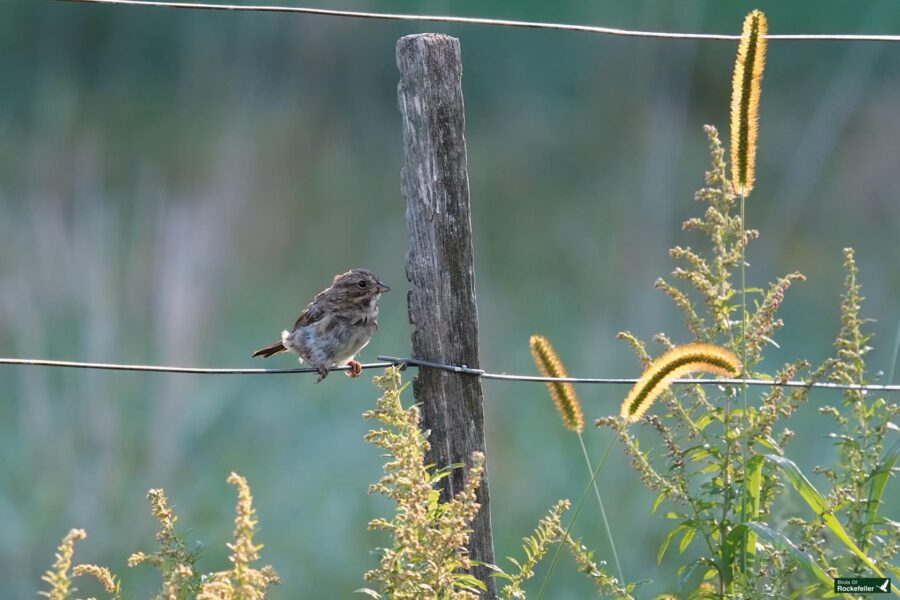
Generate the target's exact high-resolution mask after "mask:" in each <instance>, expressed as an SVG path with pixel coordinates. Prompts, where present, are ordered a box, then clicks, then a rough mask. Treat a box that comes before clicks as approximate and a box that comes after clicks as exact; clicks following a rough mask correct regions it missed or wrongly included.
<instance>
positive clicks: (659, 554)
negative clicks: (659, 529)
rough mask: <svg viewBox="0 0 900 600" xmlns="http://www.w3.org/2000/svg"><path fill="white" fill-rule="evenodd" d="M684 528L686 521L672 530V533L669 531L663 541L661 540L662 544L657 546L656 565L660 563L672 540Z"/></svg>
mask: <svg viewBox="0 0 900 600" xmlns="http://www.w3.org/2000/svg"><path fill="white" fill-rule="evenodd" d="M685 527H687V521H685V522H684V523H681V524H680V525H678V526H677V527H675V529H673V530H672V531H670V532H669V533H667V534H666V537H665V539H664V540H663V542H662V544H660V546H659V552H657V553H656V564H659V563H661V562H662V559H663V556H665V554H666V549H667V548H668V547H669V543H670V542H671V541H672V539H673V538H674V537H675V536H676V535H678V532H679V531H681V530H682V529H684V528H685Z"/></svg>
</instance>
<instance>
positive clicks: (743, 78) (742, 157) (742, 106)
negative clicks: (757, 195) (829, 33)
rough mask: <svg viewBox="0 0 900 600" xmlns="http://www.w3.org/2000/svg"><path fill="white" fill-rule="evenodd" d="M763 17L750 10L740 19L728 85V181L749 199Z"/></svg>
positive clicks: (763, 55)
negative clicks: (738, 38) (729, 169)
mask: <svg viewBox="0 0 900 600" xmlns="http://www.w3.org/2000/svg"><path fill="white" fill-rule="evenodd" d="M767 31H768V24H767V22H766V16H765V15H764V14H763V13H762V12H760V11H758V10H754V11H752V12H751V13H750V14H748V15H747V17H746V18H745V19H744V29H743V31H741V41H740V43H739V44H738V52H737V59H736V60H735V61H734V78H733V79H732V82H731V179H732V184H733V185H734V189H735V192H737V193H738V194H742V195H743V196H749V195H750V192H751V191H752V190H753V181H754V177H755V173H754V171H755V166H756V138H757V135H758V133H759V128H758V122H759V92H760V85H761V83H762V75H763V68H764V67H765V64H766V38H765V35H766V32H767Z"/></svg>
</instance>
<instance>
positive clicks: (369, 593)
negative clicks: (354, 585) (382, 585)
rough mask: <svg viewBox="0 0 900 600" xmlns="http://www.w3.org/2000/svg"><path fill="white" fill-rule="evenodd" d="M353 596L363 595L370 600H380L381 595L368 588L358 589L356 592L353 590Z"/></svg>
mask: <svg viewBox="0 0 900 600" xmlns="http://www.w3.org/2000/svg"><path fill="white" fill-rule="evenodd" d="M353 593H354V594H365V595H366V596H369V597H370V598H376V600H381V594H379V593H378V592H376V591H375V590H370V589H369V588H359V589H358V590H353Z"/></svg>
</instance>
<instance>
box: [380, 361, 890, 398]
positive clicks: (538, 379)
mask: <svg viewBox="0 0 900 600" xmlns="http://www.w3.org/2000/svg"><path fill="white" fill-rule="evenodd" d="M378 360H385V361H389V362H390V363H392V364H396V365H401V366H403V365H409V366H413V367H428V368H431V369H441V370H444V371H451V372H453V373H464V374H466V375H475V376H478V377H481V378H482V379H498V380H501V381H528V382H532V383H599V384H613V385H633V384H635V383H637V382H638V380H637V379H634V378H612V377H542V376H538V375H508V374H506V373H488V372H487V371H484V370H483V369H473V368H471V367H468V366H466V365H462V366H456V365H445V364H442V363H436V362H431V361H427V360H420V359H417V358H399V357H396V356H379V357H378ZM673 383H678V384H693V385H697V384H699V385H744V384H747V385H765V386H777V387H794V388H823V389H832V390H859V391H867V392H896V391H900V384H897V385H887V384H865V385H860V384H856V383H832V382H828V381H813V382H809V381H792V380H789V381H783V380H773V379H733V378H724V377H723V378H721V379H676V380H675V381H674V382H673Z"/></svg>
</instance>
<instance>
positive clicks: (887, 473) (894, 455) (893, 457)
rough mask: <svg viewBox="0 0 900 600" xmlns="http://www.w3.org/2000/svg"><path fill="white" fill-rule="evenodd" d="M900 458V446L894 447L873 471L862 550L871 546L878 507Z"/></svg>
mask: <svg viewBox="0 0 900 600" xmlns="http://www.w3.org/2000/svg"><path fill="white" fill-rule="evenodd" d="M898 458H900V447H896V448H894V450H893V452H891V453H889V454H888V455H887V456H885V457H884V460H883V461H882V462H881V464H880V465H878V468H877V469H875V471H874V472H873V473H872V477H871V479H872V485H870V486H869V501H868V502H867V503H866V527H865V529H864V530H863V539H862V544H861V545H862V550H863V551H865V550H866V549H867V548H868V546H869V536H871V535H872V528H873V527H874V526H875V519H876V518H877V517H878V507H879V506H880V505H881V497H882V496H884V489H885V487H887V482H888V479H890V477H891V472H892V471H893V469H894V465H895V464H897V459H898Z"/></svg>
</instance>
